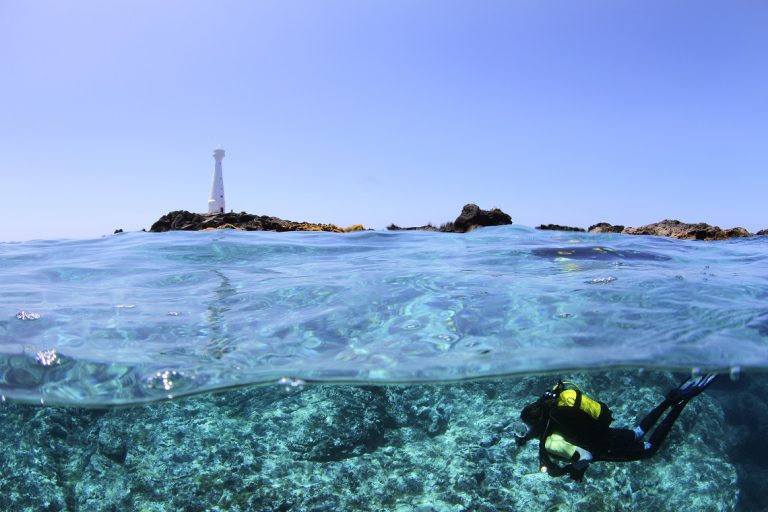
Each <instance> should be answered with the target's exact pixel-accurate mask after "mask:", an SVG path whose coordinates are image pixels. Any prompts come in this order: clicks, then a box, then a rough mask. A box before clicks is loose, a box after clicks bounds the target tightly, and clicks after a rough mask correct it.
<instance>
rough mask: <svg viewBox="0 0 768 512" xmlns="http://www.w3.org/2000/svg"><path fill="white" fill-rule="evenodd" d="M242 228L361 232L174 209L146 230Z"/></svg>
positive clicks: (353, 228)
mask: <svg viewBox="0 0 768 512" xmlns="http://www.w3.org/2000/svg"><path fill="white" fill-rule="evenodd" d="M225 228H229V229H242V230H245V231H329V232H332V233H347V232H350V231H363V230H365V228H364V227H363V226H362V225H361V224H354V225H352V226H349V227H347V228H340V227H338V226H336V225H334V224H316V223H312V222H294V221H290V220H283V219H279V218H277V217H269V216H267V215H261V216H259V215H252V214H250V213H245V212H240V213H234V212H230V213H213V214H209V213H192V212H188V211H186V210H177V211H173V212H170V213H168V214H166V215H163V216H162V217H160V218H159V219H158V220H157V222H155V223H154V224H152V227H151V228H149V231H150V232H153V233H159V232H163V231H177V230H180V231H201V230H205V229H225Z"/></svg>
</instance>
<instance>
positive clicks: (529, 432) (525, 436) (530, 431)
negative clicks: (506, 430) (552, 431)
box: [515, 427, 536, 446]
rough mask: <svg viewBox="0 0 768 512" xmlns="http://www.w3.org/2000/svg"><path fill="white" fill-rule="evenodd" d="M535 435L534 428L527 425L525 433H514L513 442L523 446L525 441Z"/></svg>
mask: <svg viewBox="0 0 768 512" xmlns="http://www.w3.org/2000/svg"><path fill="white" fill-rule="evenodd" d="M535 437H536V429H534V428H531V427H528V430H527V431H526V432H525V434H523V435H521V436H519V435H517V434H515V444H516V445H517V446H523V445H524V444H525V443H527V442H528V441H530V440H531V439H533V438H535Z"/></svg>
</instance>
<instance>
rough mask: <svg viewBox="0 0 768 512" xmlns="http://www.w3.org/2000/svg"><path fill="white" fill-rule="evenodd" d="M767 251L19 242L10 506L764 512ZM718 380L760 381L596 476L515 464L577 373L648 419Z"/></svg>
mask: <svg viewBox="0 0 768 512" xmlns="http://www.w3.org/2000/svg"><path fill="white" fill-rule="evenodd" d="M767 246H768V238H766V237H754V238H747V239H733V240H728V241H723V242H699V241H681V240H672V239H668V238H660V237H651V236H631V235H616V234H589V233H571V232H552V231H538V230H533V229H530V228H526V227H521V226H504V227H493V228H483V229H478V230H475V231H473V232H471V233H468V234H447V233H431V232H403V231H400V232H379V231H369V232H359V233H350V234H330V233H298V232H297V233H270V232H240V231H233V230H216V231H206V232H168V233H125V234H119V235H115V236H109V237H104V238H101V239H96V240H50V241H31V242H24V243H3V244H0V284H1V286H2V294H1V295H0V311H2V314H0V397H1V399H2V403H0V420H1V421H2V424H3V426H4V428H3V429H2V431H0V447H1V448H2V449H0V468H2V474H0V476H2V478H0V509H2V510H56V511H58V510H68V511H69V510H72V511H75V510H76V511H81V510H82V511H85V510H145V511H166V510H168V511H170V510H190V511H197V510H199V511H203V510H232V511H247V510H269V511H318V512H319V511H336V510H371V511H389V510H397V511H411V510H417V511H419V512H438V511H440V512H442V511H452V512H453V511H455V512H460V511H470V510H471V511H481V512H483V511H485V512H490V511H517V510H552V511H555V510H595V511H617V510H621V511H634V510H654V511H657V510H670V511H672V510H675V511H679V510H711V511H722V510H745V511H746V510H761V509H766V507H768V499H766V498H765V496H768V484H766V483H765V482H768V465H766V464H765V460H766V457H768V441H766V440H765V439H764V436H763V435H762V425H763V424H764V422H765V421H768V405H766V404H765V403H764V402H765V401H764V400H763V399H762V395H763V390H764V389H765V386H766V381H765V378H764V377H763V376H762V375H761V373H762V372H764V370H765V369H766V368H768V343H766V342H768V306H766V303H767V302H766V299H768V257H766V254H767V252H766V248H767ZM698 370H701V371H719V372H722V373H729V374H730V375H731V377H732V379H736V378H737V377H739V376H740V377H741V378H740V379H739V380H738V381H735V380H731V379H728V378H725V377H721V378H720V382H717V383H716V384H715V385H714V386H713V387H712V389H711V390H707V392H706V393H704V394H703V395H701V396H699V397H697V398H696V399H695V400H693V401H692V402H691V404H690V405H688V406H687V407H686V409H685V410H684V411H683V413H682V414H681V416H680V418H679V419H678V421H677V422H676V424H675V426H674V427H673V429H672V431H671V433H670V435H669V437H668V440H667V441H666V443H665V445H664V446H663V447H662V449H661V450H660V451H659V453H658V454H656V455H655V456H654V457H653V458H652V459H649V460H645V461H640V462H630V463H602V462H598V463H594V464H592V465H591V467H590V469H589V471H588V472H587V474H586V477H585V479H584V481H583V482H579V483H577V482H572V481H570V480H567V479H563V478H560V479H555V478H550V477H549V476H547V475H546V474H545V473H542V472H540V471H539V467H538V460H537V450H536V448H535V447H534V446H532V445H533V444H534V443H530V445H531V446H525V447H518V446H516V443H515V440H514V434H515V431H516V430H517V428H518V427H519V424H518V422H517V419H518V417H519V414H520V410H521V408H522V407H523V406H524V405H525V404H526V403H529V402H530V401H531V400H535V399H536V398H537V397H538V396H539V395H540V394H541V393H542V391H544V390H546V389H550V388H551V386H552V385H553V383H556V382H557V379H558V378H560V377H562V378H564V379H567V380H571V381H574V382H576V383H578V384H579V385H580V386H581V388H582V389H583V390H584V391H585V393H589V395H590V396H592V397H595V398H596V399H600V400H601V401H604V402H605V403H607V404H609V406H610V408H611V411H612V412H613V416H614V424H615V425H617V426H618V425H624V426H631V425H633V424H635V423H634V422H636V421H637V419H638V418H640V417H642V416H643V415H644V414H645V413H646V412H648V411H649V410H651V409H652V408H653V407H654V406H655V405H656V404H657V403H659V402H660V401H661V400H663V398H664V396H665V394H666V393H667V392H668V391H669V390H670V389H671V388H673V387H675V386H676V385H677V384H679V382H680V380H681V379H682V378H685V376H686V375H689V374H690V373H691V371H694V372H695V371H698ZM674 371H678V372H679V373H677V374H676V373H672V372H674ZM231 388H236V389H231ZM211 391H220V392H219V393H211ZM185 395H195V396H193V397H190V398H187V399H183V400H182V399H179V398H180V397H182V396H185ZM171 398H172V399H171ZM41 404H43V405H45V406H41ZM127 405H132V407H114V406H127ZM51 406H53V407H51Z"/></svg>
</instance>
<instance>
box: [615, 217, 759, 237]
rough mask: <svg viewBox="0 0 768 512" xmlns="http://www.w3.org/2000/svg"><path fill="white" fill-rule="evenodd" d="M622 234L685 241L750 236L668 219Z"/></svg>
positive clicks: (739, 230) (734, 231)
mask: <svg viewBox="0 0 768 512" xmlns="http://www.w3.org/2000/svg"><path fill="white" fill-rule="evenodd" d="M622 233H625V234H628V235H656V236H668V237H671V238H680V239H686V240H726V239H728V238H737V237H748V236H752V235H751V234H750V232H749V231H747V230H746V229H744V228H740V227H736V228H731V229H721V228H719V227H718V226H710V225H709V224H705V223H703V222H700V223H698V224H686V223H685V222H680V221H679V220H668V219H667V220H663V221H661V222H656V223H654V224H648V225H647V226H641V227H639V228H624V230H623V231H622Z"/></svg>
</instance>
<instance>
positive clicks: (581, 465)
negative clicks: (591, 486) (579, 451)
mask: <svg viewBox="0 0 768 512" xmlns="http://www.w3.org/2000/svg"><path fill="white" fill-rule="evenodd" d="M588 467H589V462H588V461H585V460H579V461H576V462H574V463H573V464H568V465H567V466H565V468H563V469H565V470H566V471H567V472H568V476H570V477H571V479H572V480H574V481H576V482H581V481H582V480H583V479H584V473H585V472H586V471H587V468H588Z"/></svg>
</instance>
